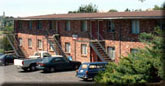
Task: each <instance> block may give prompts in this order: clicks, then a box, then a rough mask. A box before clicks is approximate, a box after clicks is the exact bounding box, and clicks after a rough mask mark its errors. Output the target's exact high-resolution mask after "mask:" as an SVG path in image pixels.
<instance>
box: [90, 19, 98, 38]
mask: <svg viewBox="0 0 165 86" xmlns="http://www.w3.org/2000/svg"><path fill="white" fill-rule="evenodd" d="M91 28H92V30H91V33H92V37H93V39H98V23H97V21H91Z"/></svg>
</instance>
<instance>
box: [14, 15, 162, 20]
mask: <svg viewBox="0 0 165 86" xmlns="http://www.w3.org/2000/svg"><path fill="white" fill-rule="evenodd" d="M98 19H102V20H106V19H164V16H139V17H107V18H14V20H98Z"/></svg>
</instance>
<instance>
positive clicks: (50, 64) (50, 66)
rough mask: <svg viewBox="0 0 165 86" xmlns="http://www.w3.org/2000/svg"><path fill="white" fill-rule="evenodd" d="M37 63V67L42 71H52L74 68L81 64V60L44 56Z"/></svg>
mask: <svg viewBox="0 0 165 86" xmlns="http://www.w3.org/2000/svg"><path fill="white" fill-rule="evenodd" d="M37 64H38V66H37V69H40V70H43V71H44V72H54V71H57V70H72V69H75V70H76V69H78V68H79V66H80V65H81V62H78V61H69V60H66V59H65V58H64V57H62V56H56V57H52V58H49V57H47V58H44V59H43V60H42V61H41V62H39V63H37Z"/></svg>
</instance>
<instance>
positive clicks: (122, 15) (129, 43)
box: [14, 11, 164, 62]
mask: <svg viewBox="0 0 165 86" xmlns="http://www.w3.org/2000/svg"><path fill="white" fill-rule="evenodd" d="M162 13H163V12H162V11H147V12H145V11H144V12H114V13H77V14H53V15H43V16H32V17H24V18H16V19H15V21H14V30H15V36H16V39H17V40H18V42H19V47H20V48H21V49H22V50H23V52H24V53H26V57H28V56H29V55H32V54H33V53H34V52H35V51H48V52H50V53H51V54H65V55H66V56H71V57H72V59H73V60H75V61H81V62H96V61H112V60H114V61H116V62H118V60H119V59H120V58H122V57H123V56H127V55H128V53H131V52H132V53H134V52H136V51H137V48H143V47H144V46H145V44H143V43H141V42H139V40H138V36H139V34H140V33H143V32H147V33H149V32H152V31H153V30H154V27H156V26H158V25H159V26H160V27H163V26H164V24H163V23H162V21H163V19H162V18H163V16H162V15H163V14H162ZM53 38H55V40H53V41H55V43H53V41H52V39H53ZM53 44H54V45H53ZM53 46H54V47H53ZM58 48H61V50H62V51H63V53H60V52H59V51H60V49H58ZM108 58H110V59H108Z"/></svg>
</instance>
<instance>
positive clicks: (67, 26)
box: [65, 21, 70, 31]
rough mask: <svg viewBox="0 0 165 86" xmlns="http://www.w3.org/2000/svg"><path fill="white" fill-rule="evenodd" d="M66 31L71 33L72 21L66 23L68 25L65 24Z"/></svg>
mask: <svg viewBox="0 0 165 86" xmlns="http://www.w3.org/2000/svg"><path fill="white" fill-rule="evenodd" d="M65 26H66V27H65V30H66V31H70V21H66V24H65Z"/></svg>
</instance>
